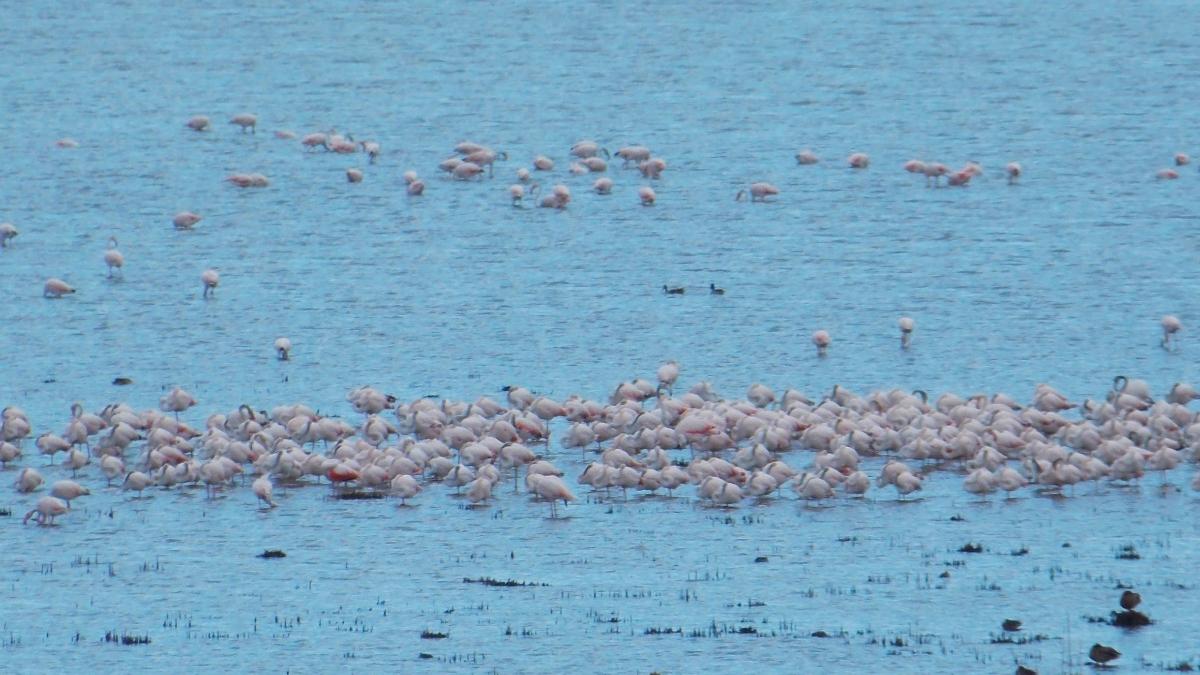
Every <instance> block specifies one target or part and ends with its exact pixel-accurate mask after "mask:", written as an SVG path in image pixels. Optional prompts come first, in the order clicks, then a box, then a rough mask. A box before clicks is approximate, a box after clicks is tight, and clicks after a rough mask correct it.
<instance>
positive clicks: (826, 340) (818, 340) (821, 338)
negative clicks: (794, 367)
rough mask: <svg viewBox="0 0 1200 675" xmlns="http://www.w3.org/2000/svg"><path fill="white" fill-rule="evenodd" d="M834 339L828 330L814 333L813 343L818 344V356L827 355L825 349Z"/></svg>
mask: <svg viewBox="0 0 1200 675" xmlns="http://www.w3.org/2000/svg"><path fill="white" fill-rule="evenodd" d="M831 342H833V340H832V339H831V338H830V337H829V333H828V332H827V331H823V330H819V331H816V332H814V333H813V334H812V343H813V344H814V345H816V346H817V356H825V350H827V349H829V344H830V343H831Z"/></svg>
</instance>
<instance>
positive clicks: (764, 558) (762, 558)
mask: <svg viewBox="0 0 1200 675" xmlns="http://www.w3.org/2000/svg"><path fill="white" fill-rule="evenodd" d="M4 515H8V514H7V513H6V514H4ZM754 562H756V563H765V562H767V556H765V555H760V556H758V557H757V558H755V559H754Z"/></svg>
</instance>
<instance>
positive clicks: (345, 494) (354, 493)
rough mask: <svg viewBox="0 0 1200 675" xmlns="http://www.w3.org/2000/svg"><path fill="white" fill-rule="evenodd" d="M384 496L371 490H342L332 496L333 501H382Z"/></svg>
mask: <svg viewBox="0 0 1200 675" xmlns="http://www.w3.org/2000/svg"><path fill="white" fill-rule="evenodd" d="M385 496H386V495H384V494H383V493H382V492H375V491H372V490H342V491H339V492H335V493H334V494H333V498H334V499H383V498H384V497H385Z"/></svg>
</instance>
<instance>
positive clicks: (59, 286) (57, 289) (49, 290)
mask: <svg viewBox="0 0 1200 675" xmlns="http://www.w3.org/2000/svg"><path fill="white" fill-rule="evenodd" d="M74 292H75V289H74V288H72V287H71V285H70V284H68V283H67V282H65V281H63V280H62V279H59V278H57V277H50V278H49V279H47V280H46V284H45V285H44V286H42V297H44V298H61V297H62V296H64V295H70V294H71V293H74Z"/></svg>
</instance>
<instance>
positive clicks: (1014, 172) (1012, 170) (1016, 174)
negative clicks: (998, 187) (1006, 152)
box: [1004, 162, 1021, 185]
mask: <svg viewBox="0 0 1200 675" xmlns="http://www.w3.org/2000/svg"><path fill="white" fill-rule="evenodd" d="M1004 175H1006V176H1008V184H1009V185H1015V184H1016V182H1017V179H1018V178H1020V177H1021V165H1020V164H1018V163H1016V162H1009V163H1008V165H1006V166H1005V167H1004Z"/></svg>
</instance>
